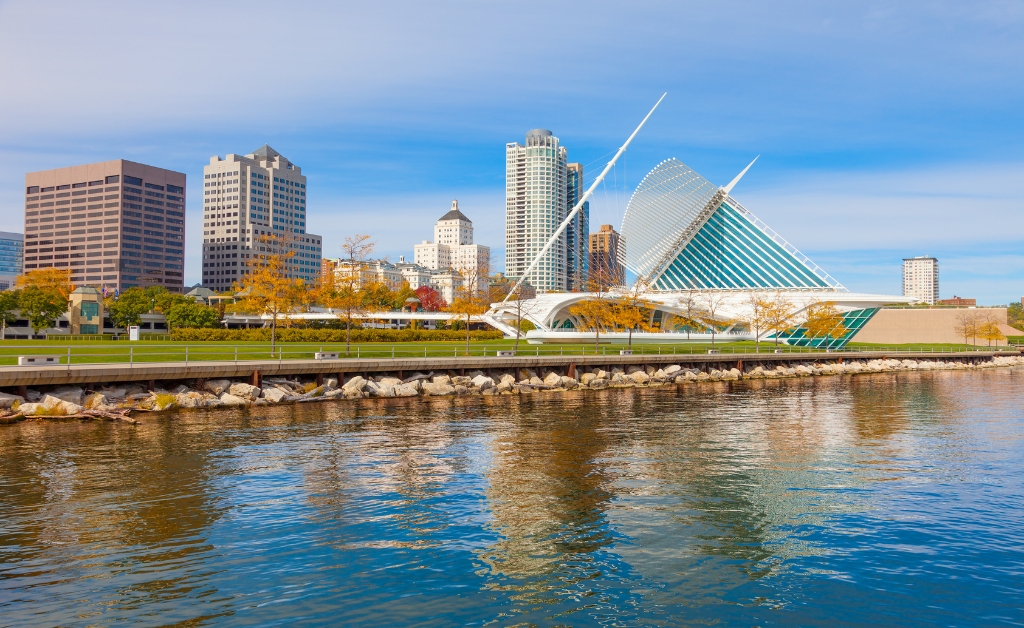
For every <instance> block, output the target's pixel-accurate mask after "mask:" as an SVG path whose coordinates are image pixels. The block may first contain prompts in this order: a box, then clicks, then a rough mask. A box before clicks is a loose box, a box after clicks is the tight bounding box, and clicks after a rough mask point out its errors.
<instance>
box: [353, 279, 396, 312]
mask: <svg viewBox="0 0 1024 628" xmlns="http://www.w3.org/2000/svg"><path fill="white" fill-rule="evenodd" d="M359 294H360V295H361V296H362V301H363V306H364V307H365V308H366V309H367V310H369V311H371V312H382V311H388V310H390V309H392V306H393V304H394V302H395V292H394V291H393V290H391V289H390V288H388V286H387V284H385V283H382V282H379V281H373V282H370V283H368V284H366V285H365V286H363V287H362V288H361V289H360V290H359Z"/></svg>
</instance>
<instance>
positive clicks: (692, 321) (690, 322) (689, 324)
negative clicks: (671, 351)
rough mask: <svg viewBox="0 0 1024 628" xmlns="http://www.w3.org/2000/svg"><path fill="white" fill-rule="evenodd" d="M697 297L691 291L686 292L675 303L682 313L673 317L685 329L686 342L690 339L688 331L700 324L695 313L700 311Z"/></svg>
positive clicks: (696, 294)
mask: <svg viewBox="0 0 1024 628" xmlns="http://www.w3.org/2000/svg"><path fill="white" fill-rule="evenodd" d="M697 296H698V293H696V292H694V291H693V290H687V291H686V292H685V293H683V296H681V297H679V301H678V302H677V303H678V304H679V309H680V310H682V311H681V312H680V313H678V314H676V315H675V317H676V318H677V319H680V321H679V322H680V323H682V325H683V326H684V327H686V339H687V340H689V339H690V330H691V329H693V328H694V327H699V326H700V324H701V323H700V319H699V318H698V317H697V313H698V312H699V311H700V310H699V305H698V302H697V301H698V299H697Z"/></svg>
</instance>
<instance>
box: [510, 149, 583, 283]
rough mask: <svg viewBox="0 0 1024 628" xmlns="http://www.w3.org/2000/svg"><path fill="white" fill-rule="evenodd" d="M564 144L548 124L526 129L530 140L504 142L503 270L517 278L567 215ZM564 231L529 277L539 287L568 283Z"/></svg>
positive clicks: (566, 247) (566, 246) (511, 276)
mask: <svg viewBox="0 0 1024 628" xmlns="http://www.w3.org/2000/svg"><path fill="white" fill-rule="evenodd" d="M566 155H567V152H566V149H565V147H563V146H560V145H559V142H558V138H557V137H554V136H553V135H552V134H551V131H547V130H545V129H534V130H532V131H530V132H529V133H527V134H526V145H525V146H523V145H522V144H519V143H518V142H512V143H510V144H506V145H505V276H506V277H508V278H509V279H515V280H518V279H519V278H520V277H521V276H522V275H523V274H524V273H525V272H526V269H527V268H529V266H530V264H531V263H532V262H533V260H534V258H535V257H537V255H538V254H539V253H540V251H541V249H543V248H544V245H545V244H547V241H548V240H549V239H550V238H551V236H552V235H553V234H554V233H555V230H556V229H558V225H559V224H561V222H562V221H563V220H565V217H566V215H568V213H569V209H568V208H567V207H566V205H567V203H566V191H567V183H566V162H567V159H566ZM567 237H568V236H567V234H566V233H565V232H563V233H562V235H561V236H560V237H559V238H558V240H557V241H556V242H555V244H554V246H552V247H551V250H550V251H549V252H548V253H547V255H545V256H544V258H543V259H542V260H541V261H540V263H539V264H538V265H537V267H536V268H535V269H534V271H533V272H532V273H531V274H530V276H529V277H527V278H526V281H528V282H529V283H530V285H531V286H533V287H534V288H536V289H537V292H552V291H562V290H566V289H568V279H569V272H568V261H567V260H568V245H567V241H566V240H567Z"/></svg>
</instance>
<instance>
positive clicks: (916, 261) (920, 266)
mask: <svg viewBox="0 0 1024 628" xmlns="http://www.w3.org/2000/svg"><path fill="white" fill-rule="evenodd" d="M903 296H905V297H913V298H915V299H918V300H920V301H924V302H925V303H928V304H930V305H935V302H936V301H938V300H939V260H937V259H935V258H934V257H925V256H920V257H910V258H906V259H904V260H903Z"/></svg>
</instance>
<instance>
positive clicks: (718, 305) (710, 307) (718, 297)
mask: <svg viewBox="0 0 1024 628" xmlns="http://www.w3.org/2000/svg"><path fill="white" fill-rule="evenodd" d="M727 298H728V297H727V295H726V294H725V293H724V292H714V291H709V292H704V293H701V295H700V299H699V303H700V308H701V309H700V312H699V313H698V314H697V319H698V320H700V322H701V323H702V324H703V325H704V326H705V327H707V328H708V330H709V331H710V332H711V346H712V347H714V346H715V334H717V333H718V331H719V330H718V326H719V325H728V323H729V321H728V320H724V319H722V320H720V318H719V312H720V311H721V309H722V306H723V305H724V304H725V302H726V300H727Z"/></svg>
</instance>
